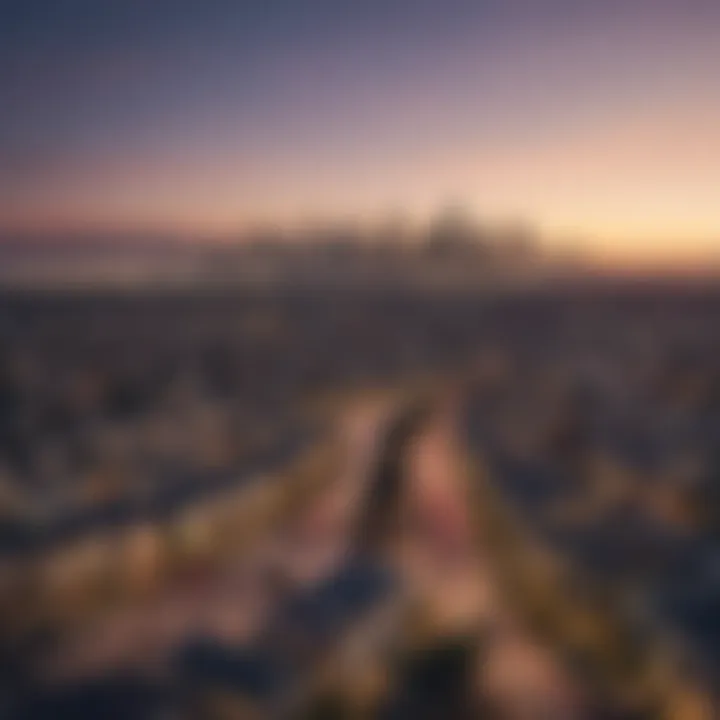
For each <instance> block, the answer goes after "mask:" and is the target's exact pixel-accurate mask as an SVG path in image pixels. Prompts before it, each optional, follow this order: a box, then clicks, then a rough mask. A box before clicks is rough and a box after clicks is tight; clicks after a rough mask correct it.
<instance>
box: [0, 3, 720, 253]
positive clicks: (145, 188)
mask: <svg viewBox="0 0 720 720" xmlns="http://www.w3.org/2000/svg"><path fill="white" fill-rule="evenodd" d="M448 200H462V201H463V202H464V203H465V204H466V205H468V206H469V207H470V208H471V209H473V210H476V211H477V212H478V214H480V215H485V216H488V217H490V218H507V217H514V216H522V217H524V218H528V219H529V220H532V221H534V222H536V223H537V224H538V225H539V226H540V227H541V228H543V229H544V230H547V231H548V232H551V233H560V234H563V235H573V236H579V237H582V238H584V240H583V242H585V243H587V244H588V245H589V247H591V248H592V249H594V250H595V251H597V252H599V253H602V254H606V255H610V256H618V257H620V256H622V257H626V258H639V257H650V256H658V257H659V256H667V257H671V256H675V255H677V256H678V257H679V256H688V257H689V256H693V255H695V256H698V255H701V254H702V253H705V252H708V251H714V250H715V251H720V2H718V0H672V1H671V0H605V1H604V2H601V1H600V0H474V1H473V0H249V1H243V0H0V230H5V231H8V230H9V231H28V232H38V231H39V232H48V233H53V232H61V231H68V230H83V231H85V230H97V231H99V232H102V231H106V230H107V231H110V230H113V231H115V230H118V229H120V230H124V229H128V230H163V231H164V230H168V231H179V232H183V233H184V232H190V233H193V232H198V233H204V234H208V233H209V234H212V233H226V232H231V231H233V230H234V229H237V228H242V227H243V226H244V225H246V224H247V223H251V222H255V221H264V220H271V221H276V222H281V223H282V222H295V221H297V220H300V219H302V218H305V217H309V216H312V217H318V216H319V217H336V216H341V217H356V218H359V219H370V218H373V217H380V216H382V214H383V213H385V212H387V211H390V210H396V209H401V210H403V211H406V212H407V213H408V214H409V215H410V216H411V217H416V218H418V219H423V218H425V217H426V216H427V215H429V214H430V213H432V212H433V211H434V210H435V209H437V208H438V207H439V206H440V205H442V204H443V203H445V202H446V201H448Z"/></svg>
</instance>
